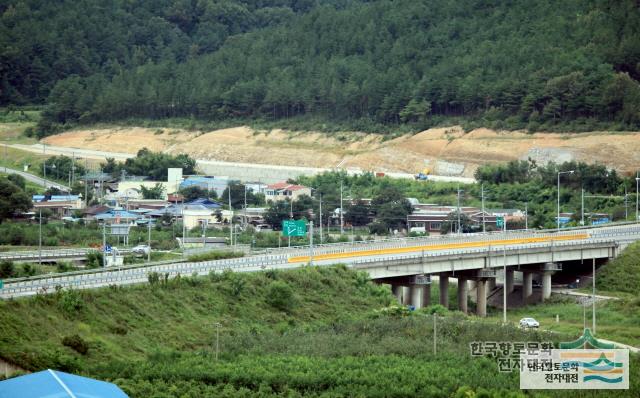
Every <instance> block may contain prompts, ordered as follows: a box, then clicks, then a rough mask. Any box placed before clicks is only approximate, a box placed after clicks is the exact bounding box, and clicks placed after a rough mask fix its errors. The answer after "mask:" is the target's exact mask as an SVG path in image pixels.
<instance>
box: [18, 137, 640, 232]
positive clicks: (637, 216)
mask: <svg viewBox="0 0 640 398" xmlns="http://www.w3.org/2000/svg"><path fill="white" fill-rule="evenodd" d="M5 148H6V147H5ZM638 174H639V173H638V172H636V221H638V220H640V215H639V214H638V181H640V176H639V175H638Z"/></svg>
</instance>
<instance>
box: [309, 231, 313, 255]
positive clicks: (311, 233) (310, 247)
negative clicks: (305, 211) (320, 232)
mask: <svg viewBox="0 0 640 398" xmlns="http://www.w3.org/2000/svg"><path fill="white" fill-rule="evenodd" d="M309 252H310V257H309V265H311V266H313V220H311V221H309Z"/></svg>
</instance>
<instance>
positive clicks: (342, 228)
mask: <svg viewBox="0 0 640 398" xmlns="http://www.w3.org/2000/svg"><path fill="white" fill-rule="evenodd" d="M342 214H343V211H342V180H340V235H342V234H344V218H343V217H342Z"/></svg>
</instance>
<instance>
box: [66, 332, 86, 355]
mask: <svg viewBox="0 0 640 398" xmlns="http://www.w3.org/2000/svg"><path fill="white" fill-rule="evenodd" d="M62 345H64V346H66V347H69V348H71V349H72V350H74V351H76V352H77V353H78V354H82V355H87V353H88V352H89V343H87V342H86V341H85V340H84V339H83V338H82V337H80V336H79V335H77V334H74V335H71V336H65V337H64V338H63V339H62Z"/></svg>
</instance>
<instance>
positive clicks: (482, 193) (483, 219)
mask: <svg viewBox="0 0 640 398" xmlns="http://www.w3.org/2000/svg"><path fill="white" fill-rule="evenodd" d="M480 196H481V197H482V232H487V223H486V221H485V218H484V183H482V185H481V186H480Z"/></svg>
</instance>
